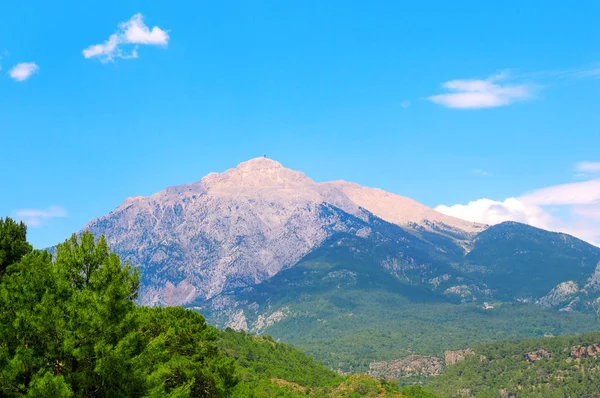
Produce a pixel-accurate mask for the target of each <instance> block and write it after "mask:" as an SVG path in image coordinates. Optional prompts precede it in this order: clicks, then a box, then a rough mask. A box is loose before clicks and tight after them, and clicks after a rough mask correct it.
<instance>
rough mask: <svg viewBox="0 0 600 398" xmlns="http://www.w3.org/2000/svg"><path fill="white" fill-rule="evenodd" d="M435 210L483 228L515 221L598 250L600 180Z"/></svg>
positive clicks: (599, 236)
mask: <svg viewBox="0 0 600 398" xmlns="http://www.w3.org/2000/svg"><path fill="white" fill-rule="evenodd" d="M435 209H436V210H437V211H439V212H441V213H444V214H447V215H450V216H454V217H457V218H462V219H464V220H468V221H472V222H479V223H483V224H491V225H493V224H498V223H501V222H504V221H517V222H521V223H525V224H529V225H532V226H534V227H538V228H543V229H547V230H549V231H556V232H564V233H567V234H570V235H573V236H576V237H578V238H580V239H582V240H585V241H587V242H589V243H592V244H594V245H596V246H600V178H596V179H592V180H589V181H583V182H575V183H568V184H561V185H554V186H550V187H547V188H542V189H538V190H535V191H532V192H529V193H526V194H524V195H521V196H519V197H511V198H507V199H504V200H502V201H497V200H491V199H486V198H482V199H477V200H474V201H471V202H469V203H467V204H455V205H452V206H445V205H439V206H437V207H436V208H435Z"/></svg>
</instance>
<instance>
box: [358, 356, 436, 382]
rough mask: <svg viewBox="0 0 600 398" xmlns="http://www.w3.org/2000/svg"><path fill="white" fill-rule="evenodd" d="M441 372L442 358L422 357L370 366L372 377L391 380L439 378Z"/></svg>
mask: <svg viewBox="0 0 600 398" xmlns="http://www.w3.org/2000/svg"><path fill="white" fill-rule="evenodd" d="M441 371H442V360H441V359H440V358H438V357H430V356H420V355H411V356H409V357H406V358H400V359H396V360H394V361H390V362H372V363H371V364H369V375H370V376H373V377H375V378H384V379H389V380H394V379H400V378H402V377H411V376H437V375H439V374H440V373H441Z"/></svg>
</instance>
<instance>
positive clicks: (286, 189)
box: [85, 158, 484, 305]
mask: <svg viewBox="0 0 600 398" xmlns="http://www.w3.org/2000/svg"><path fill="white" fill-rule="evenodd" d="M373 215H374V216H378V217H380V218H381V219H383V220H386V221H388V222H391V223H395V224H396V225H400V226H403V227H405V228H408V229H412V230H421V231H427V232H431V233H433V234H436V235H439V236H440V238H442V239H444V238H448V239H452V240H454V241H458V242H465V241H466V240H467V239H469V238H470V237H471V236H473V234H474V233H475V232H478V231H480V230H482V229H483V228H484V226H482V225H478V224H473V223H469V222H466V221H463V220H459V219H456V218H453V217H449V216H446V215H444V214H441V213H438V212H436V211H435V210H432V209H430V208H428V207H426V206H424V205H421V204H419V203H417V202H415V201H413V200H411V199H408V198H404V197H401V196H398V195H393V194H390V193H387V192H384V191H382V190H379V189H373V188H364V187H361V186H359V185H356V184H352V183H347V182H343V181H335V182H329V183H315V182H314V181H312V180H311V179H310V178H308V177H307V176H305V175H304V174H303V173H301V172H298V171H294V170H290V169H287V168H285V167H283V166H282V165H281V164H279V163H278V162H275V161H273V160H271V159H267V158H256V159H252V160H249V161H247V162H243V163H241V164H240V165H238V167H236V168H234V169H230V170H227V171H225V172H224V173H221V174H218V173H211V174H209V175H207V176H206V177H204V178H202V179H201V180H200V181H198V182H195V183H191V184H187V185H181V186H175V187H170V188H167V189H165V190H164V191H161V192H158V193H156V194H154V195H151V196H148V197H139V196H138V197H132V198H129V199H127V200H126V201H125V202H124V203H123V204H121V205H120V206H119V207H118V208H117V209H115V210H114V211H112V212H110V213H109V214H107V215H105V216H103V217H100V218H98V219H95V220H93V221H91V222H90V223H89V224H88V225H87V226H86V227H85V229H86V230H89V231H91V232H92V233H94V234H96V235H99V234H105V235H106V236H107V238H108V241H109V243H110V245H111V247H112V249H113V250H115V251H116V252H117V253H119V254H120V255H121V256H122V257H124V258H126V259H128V260H129V261H131V262H132V263H133V264H135V265H137V266H138V267H139V268H140V270H141V274H142V290H141V291H142V293H141V302H142V303H143V304H146V305H179V304H185V303H190V302H192V301H197V300H199V299H200V300H204V299H209V298H211V297H214V296H216V295H218V294H219V293H221V292H222V291H224V290H231V289H234V288H237V287H244V286H251V285H253V284H256V283H259V282H261V281H263V280H266V279H268V278H270V277H272V276H273V275H275V274H277V273H278V272H279V271H281V270H282V269H285V268H287V267H290V266H293V265H294V264H295V263H297V262H298V261H299V260H300V259H301V258H302V257H303V256H305V255H306V254H307V253H309V252H310V251H311V250H313V249H314V248H316V247H319V246H320V245H321V244H322V243H323V242H324V241H325V240H326V239H327V238H328V237H330V236H332V235H333V233H335V232H341V231H344V232H350V233H353V234H356V235H358V236H367V235H369V234H370V231H371V228H370V226H369V225H368V223H363V224H362V225H361V226H360V227H357V226H356V225H353V223H354V224H356V222H357V220H363V221H365V220H368V219H369V217H372V216H373ZM350 216H352V217H350ZM351 218H352V220H350V219H351ZM349 220H350V221H349Z"/></svg>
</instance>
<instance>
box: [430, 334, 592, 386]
mask: <svg viewBox="0 0 600 398" xmlns="http://www.w3.org/2000/svg"><path fill="white" fill-rule="evenodd" d="M470 354H471V355H470V356H469V357H468V358H467V359H466V360H464V361H461V362H459V363H457V364H454V365H451V366H448V367H447V368H446V370H445V371H444V373H443V374H442V375H440V376H438V377H436V378H433V379H432V380H431V381H430V382H429V383H428V385H427V388H429V389H431V390H432V391H434V392H436V393H437V394H439V395H440V396H444V397H454V396H468V397H471V396H473V397H519V398H521V397H600V332H593V333H587V334H583V335H579V336H564V337H546V338H541V339H534V340H526V341H522V342H500V343H492V344H485V345H481V346H477V347H475V348H474V349H473V350H472V352H470Z"/></svg>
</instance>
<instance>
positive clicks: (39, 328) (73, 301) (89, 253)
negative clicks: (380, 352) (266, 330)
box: [0, 218, 433, 398]
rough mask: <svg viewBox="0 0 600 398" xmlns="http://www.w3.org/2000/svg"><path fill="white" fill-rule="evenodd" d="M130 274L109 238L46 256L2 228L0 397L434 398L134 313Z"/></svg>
mask: <svg viewBox="0 0 600 398" xmlns="http://www.w3.org/2000/svg"><path fill="white" fill-rule="evenodd" d="M138 286H139V275H138V272H137V270H136V269H135V268H134V267H132V266H131V265H130V264H123V263H122V262H121V260H120V259H119V257H118V256H117V255H116V254H114V253H111V252H110V250H109V247H108V245H107V242H106V239H105V238H104V237H100V238H99V239H95V238H94V236H92V235H91V234H89V233H83V234H82V235H81V236H77V235H73V236H72V237H71V238H70V239H68V240H66V241H65V242H64V243H62V244H59V245H58V246H57V247H56V251H55V253H54V256H52V255H51V254H50V253H48V252H46V251H40V250H33V249H32V247H31V245H30V244H29V243H27V240H26V226H25V225H24V224H23V223H16V222H14V221H13V220H11V219H10V218H6V219H0V396H6V397H18V396H31V397H71V396H75V397H301V396H313V397H404V396H407V397H424V398H428V397H433V395H432V394H430V393H428V392H426V391H425V390H423V389H422V388H421V387H418V386H416V387H404V388H403V389H401V388H400V386H399V385H398V384H396V383H393V382H387V381H384V380H375V379H373V378H371V377H368V376H365V375H353V376H346V377H341V376H339V375H338V374H337V373H335V372H333V371H331V370H329V369H327V368H326V367H325V366H323V365H322V364H320V363H317V362H315V361H313V360H312V359H311V358H309V357H307V356H306V355H305V354H303V353H302V352H301V351H299V350H297V349H295V348H292V347H290V346H288V345H285V344H282V343H278V342H275V341H274V340H273V339H272V338H270V337H258V336H254V335H251V334H247V333H244V332H235V331H233V330H231V329H227V330H224V331H219V330H217V329H216V328H214V327H212V326H210V325H208V324H207V323H206V322H205V319H204V317H203V316H202V315H200V314H198V313H196V312H193V311H190V310H185V309H183V308H181V307H169V308H146V307H140V306H137V305H136V304H135V300H136V298H137V289H138Z"/></svg>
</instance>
